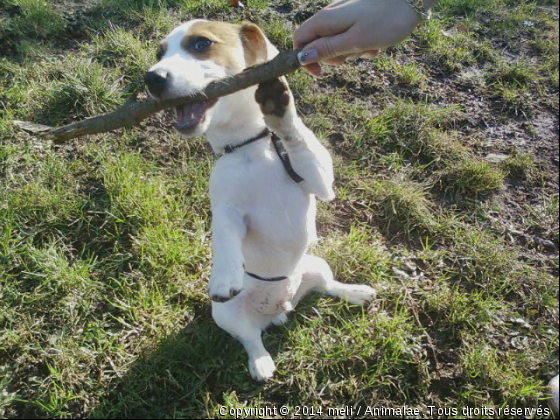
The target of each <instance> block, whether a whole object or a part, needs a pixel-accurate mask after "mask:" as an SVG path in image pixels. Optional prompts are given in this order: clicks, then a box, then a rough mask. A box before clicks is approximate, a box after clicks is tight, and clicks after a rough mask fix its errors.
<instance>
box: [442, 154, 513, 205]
mask: <svg viewBox="0 0 560 420" xmlns="http://www.w3.org/2000/svg"><path fill="white" fill-rule="evenodd" d="M441 177H442V181H441V184H442V188H443V189H444V190H445V191H446V192H448V193H449V192H453V193H459V194H462V195H467V196H469V195H470V196H477V195H480V194H487V193H490V192H492V191H496V190H498V189H500V188H502V186H503V184H504V178H505V174H504V173H503V172H502V171H501V170H500V169H499V168H496V167H494V166H492V165H490V164H489V163H486V162H484V161H483V160H479V159H474V158H470V159H466V160H463V161H460V162H458V163H456V164H455V165H453V166H451V167H450V168H448V169H446V170H445V171H444V172H443V173H442V175H441Z"/></svg>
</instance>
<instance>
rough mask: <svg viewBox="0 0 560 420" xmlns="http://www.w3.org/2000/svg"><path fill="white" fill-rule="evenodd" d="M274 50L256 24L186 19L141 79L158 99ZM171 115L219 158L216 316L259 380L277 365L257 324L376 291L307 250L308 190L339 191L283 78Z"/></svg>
mask: <svg viewBox="0 0 560 420" xmlns="http://www.w3.org/2000/svg"><path fill="white" fill-rule="evenodd" d="M277 54H278V50H277V49H276V47H275V46H274V45H273V44H272V43H271V42H270V41H269V40H268V38H267V37H266V36H265V34H264V33H263V31H262V30H261V29H260V28H259V27H258V26H257V25H255V24H253V23H249V22H245V23H241V24H230V23H225V22H214V21H206V20H200V19H197V20H192V21H189V22H187V23H184V24H182V25H180V26H178V27H177V28H175V29H174V30H173V31H172V32H171V33H170V34H169V35H168V36H167V37H166V38H165V39H164V40H163V41H162V42H161V43H160V44H159V47H158V50H157V58H158V62H157V63H156V64H155V65H154V66H152V67H151V68H150V69H149V71H148V72H147V73H146V76H145V82H146V86H147V90H148V93H149V94H150V95H151V96H152V97H153V98H156V99H171V98H175V97H180V96H186V95H189V94H193V93H195V92H198V91H200V90H202V89H203V88H204V87H205V86H206V85H208V84H209V83H210V82H212V81H214V80H217V79H221V78H224V77H227V76H232V75H234V74H237V73H239V72H241V71H243V70H244V69H246V68H248V67H251V66H254V65H256V64H259V63H263V62H265V61H268V60H271V59H272V58H273V57H274V56H276V55H277ZM176 117H177V119H176V121H175V127H176V129H177V130H178V131H179V132H180V133H181V134H182V135H183V136H185V137H187V138H188V137H193V136H205V137H206V139H207V140H208V141H209V143H210V145H211V147H212V149H213V151H214V152H215V153H217V154H219V155H221V156H220V157H219V159H218V160H217V162H216V165H215V167H214V169H213V171H212V174H211V177H210V199H211V209H212V256H213V263H212V273H211V276H210V280H209V286H208V288H209V294H210V298H211V299H212V316H213V318H214V320H215V322H216V323H217V325H218V326H219V327H221V328H222V329H224V330H225V331H227V332H228V333H229V334H231V335H232V336H233V337H235V338H237V339H238V340H239V341H240V342H241V343H242V344H243V346H244V348H245V350H246V351H247V353H248V356H249V362H248V364H249V371H250V374H251V376H252V377H253V378H254V379H255V380H257V381H265V380H267V379H269V378H271V377H272V376H273V374H274V371H275V369H276V367H275V364H274V361H273V360H272V357H271V356H270V354H269V353H268V351H267V350H266V349H265V347H264V345H263V342H262V339H261V334H262V331H263V330H264V329H266V328H267V327H268V326H269V325H271V324H275V325H281V324H283V323H285V322H286V321H287V319H288V318H287V314H288V313H289V312H290V311H292V310H293V309H294V308H295V306H296V305H297V303H298V301H299V300H300V299H301V298H302V297H303V296H304V295H305V294H306V293H307V292H309V291H320V292H325V293H327V294H329V295H332V296H336V297H339V298H342V299H346V300H347V301H348V302H350V303H352V304H357V305H363V304H365V303H367V302H370V301H372V300H373V299H375V297H376V291H375V289H373V288H372V287H370V286H366V285H348V284H343V283H340V282H338V281H336V280H334V279H333V274H332V271H331V269H330V267H329V265H328V264H327V262H326V261H324V260H323V259H322V258H319V257H316V256H313V255H310V254H308V253H307V251H308V248H309V246H310V245H311V244H312V243H313V242H315V241H316V240H317V233H316V226H315V217H316V203H315V197H317V198H319V199H320V200H325V201H330V200H333V199H334V197H335V194H334V191H333V180H334V177H333V166H332V158H331V156H330V154H329V152H328V151H327V149H326V148H325V147H324V146H322V145H321V143H320V142H319V141H318V140H317V138H316V137H315V135H314V134H313V132H312V131H311V130H310V129H309V128H307V127H306V126H305V124H304V123H303V121H302V120H301V118H300V117H299V116H298V114H297V112H296V107H295V104H294V98H293V95H292V93H291V91H290V88H289V86H288V84H287V82H286V79H285V78H283V77H282V78H279V79H276V80H274V81H271V82H267V83H263V84H261V85H259V86H258V87H257V86H253V87H250V88H248V89H245V90H242V91H240V92H237V93H234V94H231V95H228V96H225V97H222V98H219V99H214V100H209V101H207V102H203V103H197V104H195V105H186V106H181V107H177V108H176Z"/></svg>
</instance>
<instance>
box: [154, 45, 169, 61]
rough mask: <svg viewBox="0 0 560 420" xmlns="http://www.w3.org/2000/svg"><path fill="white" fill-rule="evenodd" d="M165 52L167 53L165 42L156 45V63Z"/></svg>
mask: <svg viewBox="0 0 560 420" xmlns="http://www.w3.org/2000/svg"><path fill="white" fill-rule="evenodd" d="M166 52H167V41H163V42H161V43H160V44H159V45H158V47H157V50H156V57H157V59H158V61H160V60H161V59H162V57H163V56H164V55H165V53H166Z"/></svg>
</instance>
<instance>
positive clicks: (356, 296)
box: [293, 255, 377, 307]
mask: <svg viewBox="0 0 560 420" xmlns="http://www.w3.org/2000/svg"><path fill="white" fill-rule="evenodd" d="M300 264H301V265H302V271H303V278H302V281H301V286H300V287H299V289H298V291H297V293H296V295H295V296H294V299H293V306H294V307H295V306H296V305H297V303H298V302H299V300H300V299H301V298H302V297H303V296H305V295H306V294H307V293H308V292H311V291H314V292H323V293H326V294H328V295H331V296H335V297H337V298H340V299H343V300H347V301H348V302H349V303H351V304H354V305H365V304H366V303H368V302H371V301H372V300H374V299H375V297H376V296H377V292H376V291H375V289H374V288H372V287H370V286H367V285H362V284H345V283H341V282H339V281H336V280H335V279H334V278H333V273H332V271H331V268H330V267H329V265H328V264H327V262H326V261H325V260H324V259H322V258H319V257H316V256H313V255H304V256H303V258H302V261H301V263H300Z"/></svg>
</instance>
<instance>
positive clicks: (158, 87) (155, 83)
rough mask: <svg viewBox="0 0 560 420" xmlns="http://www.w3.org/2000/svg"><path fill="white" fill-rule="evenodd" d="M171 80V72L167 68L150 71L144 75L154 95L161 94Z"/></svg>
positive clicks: (145, 81)
mask: <svg viewBox="0 0 560 420" xmlns="http://www.w3.org/2000/svg"><path fill="white" fill-rule="evenodd" d="M168 82H169V73H167V71H165V70H161V69H158V70H154V71H149V72H148V73H146V75H145V76H144V83H146V86H148V90H149V91H150V93H151V94H152V95H154V96H161V94H162V93H163V91H164V90H165V88H166V87H167V83H168Z"/></svg>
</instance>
